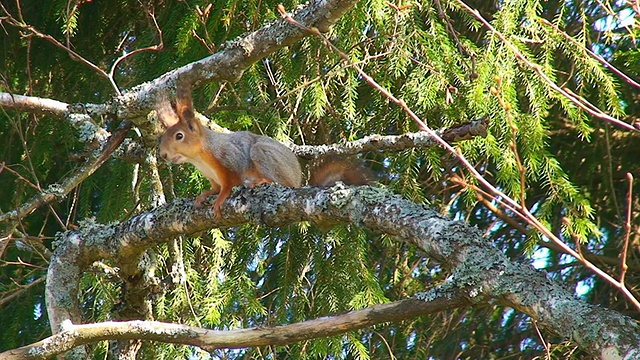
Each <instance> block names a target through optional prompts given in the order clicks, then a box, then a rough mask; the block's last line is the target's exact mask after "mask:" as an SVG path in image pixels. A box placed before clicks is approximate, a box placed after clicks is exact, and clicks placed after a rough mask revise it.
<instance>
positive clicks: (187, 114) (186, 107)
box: [175, 84, 195, 122]
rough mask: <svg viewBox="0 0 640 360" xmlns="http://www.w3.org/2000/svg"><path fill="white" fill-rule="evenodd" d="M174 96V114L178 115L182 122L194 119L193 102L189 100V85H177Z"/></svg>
mask: <svg viewBox="0 0 640 360" xmlns="http://www.w3.org/2000/svg"><path fill="white" fill-rule="evenodd" d="M176 95H177V99H176V104H175V110H176V114H178V117H179V118H180V119H182V120H183V121H187V122H190V121H192V120H193V119H194V118H195V112H194V111H193V100H192V99H191V88H190V86H189V84H179V85H178V88H177V91H176Z"/></svg>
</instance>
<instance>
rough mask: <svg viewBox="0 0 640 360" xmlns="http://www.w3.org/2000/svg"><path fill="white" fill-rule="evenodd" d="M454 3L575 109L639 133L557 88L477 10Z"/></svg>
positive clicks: (459, 1)
mask: <svg viewBox="0 0 640 360" xmlns="http://www.w3.org/2000/svg"><path fill="white" fill-rule="evenodd" d="M456 2H457V3H458V4H459V5H460V6H462V7H463V8H464V9H465V11H467V12H468V13H469V14H471V15H472V16H473V17H475V18H476V19H478V21H480V22H481V23H482V24H483V25H484V26H485V27H486V28H487V29H489V30H490V31H491V32H492V33H494V34H495V35H496V36H497V37H498V38H499V39H500V41H502V43H503V44H505V46H506V47H507V48H508V49H509V50H511V52H512V53H513V55H514V56H515V57H516V58H517V59H518V60H520V61H521V62H522V63H524V64H525V65H526V66H527V67H528V68H530V69H531V70H533V71H535V72H536V74H538V76H539V77H540V78H541V79H542V80H543V81H544V82H545V83H546V84H547V85H548V86H549V87H550V88H551V89H553V90H554V91H556V92H557V93H559V94H560V95H562V96H564V97H566V98H567V99H569V101H571V102H572V103H573V104H574V105H576V106H577V107H579V108H580V109H582V110H584V111H585V112H587V113H589V114H591V116H593V117H596V118H598V119H602V120H604V121H608V122H610V123H612V124H614V125H616V126H618V127H621V128H624V129H627V130H629V131H634V132H640V129H636V128H635V127H633V126H632V125H629V124H627V123H625V122H624V121H621V120H619V119H616V118H614V117H613V116H611V115H609V114H606V113H604V112H603V111H602V110H600V109H598V108H597V107H596V106H595V105H593V104H591V103H590V102H589V101H587V100H586V99H584V98H582V97H579V96H576V95H575V94H573V93H571V92H569V91H567V90H566V89H563V88H561V87H560V86H558V85H557V84H556V83H555V82H553V80H551V79H550V78H549V76H547V74H545V72H544V71H543V70H542V67H540V65H538V64H535V63H533V62H532V61H530V60H529V59H527V57H526V56H525V55H524V54H522V52H520V50H518V48H517V47H516V46H515V45H513V44H512V43H511V42H510V41H509V40H507V38H506V37H505V36H504V35H503V34H502V33H501V32H499V31H498V30H497V29H496V28H494V27H493V26H492V25H491V23H490V22H489V21H487V19H485V18H484V17H483V16H482V15H481V14H480V12H479V11H478V10H476V9H473V8H472V7H470V6H469V5H467V4H466V3H465V2H464V1H462V0H456Z"/></svg>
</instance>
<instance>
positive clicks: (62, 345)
mask: <svg viewBox="0 0 640 360" xmlns="http://www.w3.org/2000/svg"><path fill="white" fill-rule="evenodd" d="M465 305H468V301H467V300H466V299H464V298H463V297H462V296H458V297H457V298H456V297H453V298H444V297H442V298H438V299H433V300H431V301H422V300H417V299H407V300H401V301H397V302H393V303H389V304H380V305H375V306H372V307H369V308H366V309H362V310H355V311H350V312H348V313H345V314H340V315H334V316H325V317H321V318H317V319H313V320H308V321H303V322H299V323H294V324H290V325H282V326H275V327H264V328H249V329H237V330H229V331H218V330H210V329H203V328H197V327H193V326H187V325H180V324H171V323H162V322H157V321H127V322H104V323H98V324H86V325H71V324H69V325H65V326H64V329H63V331H61V332H60V333H58V334H55V335H53V336H51V337H49V338H46V339H44V340H41V341H39V342H37V343H35V344H31V345H27V346H23V347H21V348H18V349H14V350H10V351H7V352H4V353H0V358H2V359H6V360H26V359H47V358H50V357H51V356H54V355H58V354H61V353H63V352H66V351H69V350H71V349H72V348H74V347H76V346H79V345H83V344H88V343H91V342H96V341H100V340H113V339H117V340H131V339H140V340H148V341H160V342H165V343H173V344H182V345H192V346H198V347H201V348H203V349H206V350H207V351H213V350H215V349H220V348H232V349H237V348H243V347H251V346H264V345H285V344H290V343H293V342H297V341H303V340H310V339H316V338H320V337H327V336H334V335H339V334H343V333H346V332H348V331H353V330H357V329H362V328H364V327H367V326H372V325H376V324H381V323H384V322H392V321H402V320H406V319H411V318H414V317H417V316H422V315H427V314H433V313H436V312H439V311H443V310H450V309H455V308H458V307H461V306H465Z"/></svg>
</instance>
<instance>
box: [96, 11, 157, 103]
mask: <svg viewBox="0 0 640 360" xmlns="http://www.w3.org/2000/svg"><path fill="white" fill-rule="evenodd" d="M146 12H147V15H149V17H151V20H153V24H154V25H155V27H156V31H157V32H158V37H159V38H160V43H159V44H157V45H152V46H147V47H145V48H141V49H135V50H133V51H132V52H130V53H126V54H124V55H122V56H121V57H119V58H118V59H117V60H116V61H115V62H114V63H113V65H112V66H111V70H110V71H109V75H108V77H109V81H110V82H111V84H112V85H113V87H114V88H115V89H116V92H117V93H118V95H122V94H121V92H120V90H119V89H118V85H117V84H116V81H115V72H116V69H117V68H118V65H120V63H121V62H122V61H124V60H125V59H127V58H128V57H130V56H133V55H135V54H138V53H141V52H144V51H160V50H162V49H163V48H164V41H163V38H162V30H161V29H160V26H159V25H158V21H157V20H156V17H155V14H154V13H153V12H151V11H150V10H146Z"/></svg>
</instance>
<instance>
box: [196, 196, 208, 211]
mask: <svg viewBox="0 0 640 360" xmlns="http://www.w3.org/2000/svg"><path fill="white" fill-rule="evenodd" d="M208 196H209V194H207V193H202V194H200V195H198V196H196V200H195V205H196V209H202V206H203V205H204V202H205V201H206V200H207V197H208Z"/></svg>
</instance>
